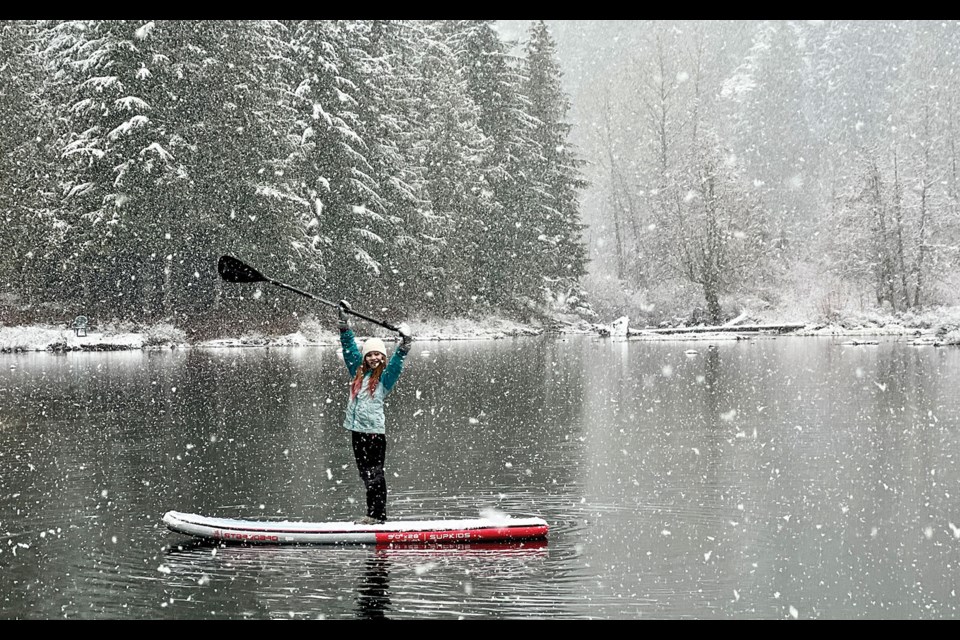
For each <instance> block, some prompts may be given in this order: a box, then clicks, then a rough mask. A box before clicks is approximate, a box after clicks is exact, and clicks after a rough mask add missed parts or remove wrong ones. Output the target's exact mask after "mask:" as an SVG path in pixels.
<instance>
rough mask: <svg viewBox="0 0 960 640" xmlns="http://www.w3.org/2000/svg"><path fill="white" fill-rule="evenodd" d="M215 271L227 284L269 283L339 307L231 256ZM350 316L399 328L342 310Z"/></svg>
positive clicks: (396, 329)
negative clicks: (266, 274) (275, 278)
mask: <svg viewBox="0 0 960 640" xmlns="http://www.w3.org/2000/svg"><path fill="white" fill-rule="evenodd" d="M217 271H219V272H220V277H221V278H223V279H224V280H226V281H227V282H269V283H270V284H275V285H277V286H278V287H282V288H284V289H288V290H290V291H293V292H294V293H299V294H300V295H302V296H305V297H307V298H310V299H311V300H316V301H317V302H322V303H323V304H325V305H327V306H329V307H333V308H334V309H339V308H340V305H339V304H337V303H336V302H330V301H329V300H324V299H323V298H320V297H317V296H315V295H313V294H312V293H307V292H306V291H301V290H300V289H297V288H296V287H291V286H290V285H288V284H284V283H283V282H280V281H279V280H274V279H273V278H268V277H267V276H265V275H263V274H262V273H260V272H259V271H257V270H256V269H254V268H253V267H251V266H250V265H248V264H245V263H243V262H241V261H240V260H237V259H236V258H234V257H233V256H220V260H219V261H218V262H217ZM344 311H346V312H347V313H349V314H350V315H354V316H357V317H358V318H363V319H364V320H366V321H367V322H372V323H373V324H377V325H380V326H381V327H384V328H385V329H390V330H391V331H399V330H400V329H399V327H396V326H394V325H392V324H390V323H388V322H383V321H382V320H377V319H375V318H371V317H370V316H365V315H363V314H362V313H360V312H358V311H354V310H353V309H344Z"/></svg>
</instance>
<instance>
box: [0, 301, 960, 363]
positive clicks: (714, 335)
mask: <svg viewBox="0 0 960 640" xmlns="http://www.w3.org/2000/svg"><path fill="white" fill-rule="evenodd" d="M620 320H623V319H619V320H618V321H614V323H612V324H609V325H607V324H594V323H588V322H586V321H582V322H578V323H564V324H563V325H562V326H560V325H557V324H554V325H552V326H550V327H545V326H542V325H539V324H523V323H518V322H514V321H510V320H505V319H502V318H490V319H488V320H485V321H483V322H478V321H472V320H453V321H432V322H428V321H423V322H420V323H416V322H411V323H410V324H411V327H412V328H413V331H414V336H415V339H416V340H417V341H419V342H430V341H443V340H497V339H504V338H516V337H530V336H541V335H556V336H564V335H595V336H598V337H607V336H612V337H619V338H623V339H627V340H656V341H668V340H669V341H690V340H697V341H711V340H713V341H718V340H723V341H727V340H744V339H751V338H754V337H758V336H762V337H766V338H770V337H792V336H801V337H802V336H808V337H809V336H813V337H842V336H848V337H853V338H879V337H898V338H905V339H907V341H908V343H909V344H916V345H930V346H948V345H958V344H960V328H958V325H960V322H958V321H957V314H956V313H954V312H952V311H951V312H950V313H947V314H940V315H938V316H937V319H936V320H931V319H930V318H929V317H927V318H924V319H923V320H921V321H917V322H908V323H905V322H902V321H898V320H897V319H894V318H879V317H877V316H872V317H870V318H868V319H866V320H864V319H858V320H857V321H851V320H846V321H840V322H836V323H823V322H821V323H810V324H804V325H802V327H801V328H799V329H796V330H791V331H785V332H776V331H754V332H748V331H742V332H741V331H738V330H736V328H735V327H734V328H733V329H734V330H732V331H728V332H711V331H710V330H709V328H705V327H688V328H689V329H690V331H689V332H683V331H676V328H675V329H674V331H676V332H672V333H669V334H665V333H664V334H658V333H655V332H654V330H653V329H652V328H649V327H647V328H643V329H638V328H634V327H629V328H627V326H626V323H620V324H618V322H619V321H620ZM364 328H365V327H355V328H354V331H355V332H356V333H357V336H358V338H361V339H363V338H365V337H367V335H374V333H370V334H367V333H366V332H365V331H364V330H363V329H364ZM376 335H379V336H380V337H382V338H384V339H385V340H387V341H388V342H389V341H395V337H394V336H393V335H392V334H384V333H382V332H381V333H377V334H376ZM851 343H852V344H871V343H875V341H873V340H853V341H851ZM338 344H339V338H338V335H337V333H336V332H335V330H332V329H329V328H327V327H323V326H320V325H318V324H315V323H314V324H310V323H308V324H305V325H304V326H303V327H301V330H300V331H297V332H294V333H291V334H287V335H276V336H270V335H263V334H259V333H255V332H253V333H247V334H244V335H241V336H238V337H235V338H220V339H213V340H202V341H194V342H191V341H189V340H187V339H186V336H185V335H184V334H183V332H180V331H177V330H172V327H170V326H169V325H158V327H157V328H155V327H151V328H147V329H144V330H142V331H137V330H130V329H129V327H126V328H124V327H115V326H106V327H103V328H99V329H98V328H96V327H94V328H91V329H90V330H89V332H88V333H87V334H86V335H79V336H78V335H76V333H75V331H74V330H73V329H72V328H70V327H69V326H66V325H59V326H54V325H34V326H0V353H17V352H26V351H48V352H68V351H123V350H163V349H179V348H183V349H194V348H243V347H306V346H321V347H322V346H335V345H338Z"/></svg>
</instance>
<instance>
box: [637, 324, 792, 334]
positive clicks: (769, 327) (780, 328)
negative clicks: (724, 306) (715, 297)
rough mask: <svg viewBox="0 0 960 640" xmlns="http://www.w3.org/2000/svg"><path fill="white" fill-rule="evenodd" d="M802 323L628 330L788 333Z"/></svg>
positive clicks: (649, 331)
mask: <svg viewBox="0 0 960 640" xmlns="http://www.w3.org/2000/svg"><path fill="white" fill-rule="evenodd" d="M805 326H807V325H805V324H803V323H784V324H741V325H737V326H729V325H719V326H714V327H704V326H698V327H666V328H653V327H651V328H649V329H630V330H629V332H630V335H640V334H644V333H660V334H663V333H707V332H715V331H736V332H738V333H746V332H751V331H752V332H761V331H769V332H774V333H788V332H790V331H797V330H799V329H803V328H804V327H805Z"/></svg>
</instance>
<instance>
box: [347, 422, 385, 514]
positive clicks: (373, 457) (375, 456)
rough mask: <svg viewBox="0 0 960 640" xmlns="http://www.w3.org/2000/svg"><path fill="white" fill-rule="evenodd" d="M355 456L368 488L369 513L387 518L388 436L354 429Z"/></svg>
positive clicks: (362, 478)
mask: <svg viewBox="0 0 960 640" xmlns="http://www.w3.org/2000/svg"><path fill="white" fill-rule="evenodd" d="M351 433H353V456H354V458H356V459H357V469H358V470H359V471H360V479H361V480H363V485H364V486H365V487H366V488H367V515H368V516H370V517H371V518H376V519H377V520H386V519H387V477H386V475H384V471H383V463H384V462H385V461H386V459H387V436H386V435H384V434H382V433H360V432H359V431H353V432H351Z"/></svg>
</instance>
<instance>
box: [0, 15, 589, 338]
mask: <svg viewBox="0 0 960 640" xmlns="http://www.w3.org/2000/svg"><path fill="white" fill-rule="evenodd" d="M554 47H555V45H554V42H553V40H552V38H551V36H550V34H549V31H548V30H547V28H546V26H545V25H544V24H543V23H537V24H535V25H533V26H532V27H531V29H530V30H529V33H528V34H527V35H526V36H525V44H524V46H523V48H522V51H519V52H512V51H511V50H510V47H509V46H508V44H507V43H505V42H504V41H503V40H502V39H501V38H500V36H499V34H498V33H497V31H496V30H495V29H494V27H493V23H492V21H462V20H453V21H395V20H393V21H391V20H386V21H380V20H333V21H317V20H305V21H293V20H281V21H268V20H156V21H136V20H71V21H58V20H46V21H6V22H3V23H2V26H0V50H2V57H3V65H2V68H0V85H2V86H3V87H4V91H3V94H2V96H0V100H2V102H0V148H2V154H0V162H2V163H3V166H2V170H0V180H2V185H0V213H2V215H3V216H4V224H3V225H2V227H0V243H2V245H3V246H4V247H5V249H6V250H5V251H4V252H3V253H2V254H0V275H2V277H0V281H2V287H3V289H2V295H3V300H2V304H0V309H2V314H3V316H4V317H3V318H0V320H2V321H3V322H5V323H7V324H14V323H18V324H20V323H23V324H28V323H36V322H55V321H58V320H59V321H62V319H63V318H65V317H69V318H72V317H73V315H74V314H76V313H80V312H82V313H84V314H85V315H87V316H91V317H97V318H100V319H101V321H104V320H116V321H119V322H128V323H142V324H151V323H166V324H169V325H172V326H175V327H180V328H183V329H184V330H186V331H188V333H189V334H190V335H191V336H194V337H203V336H208V337H209V336H215V335H218V334H222V333H225V332H230V331H231V330H235V327H237V326H239V325H240V324H245V325H250V324H251V323H253V324H255V325H256V326H260V327H262V328H263V329H264V330H268V331H269V330H283V329H284V328H285V327H289V326H291V325H295V324H296V322H297V321H298V320H297V318H298V317H300V316H301V314H298V312H300V311H302V310H303V308H304V307H303V303H302V302H301V301H298V300H294V299H291V297H290V296H284V295H283V294H282V293H281V292H277V291H270V292H265V293H258V294H257V295H251V293H252V292H251V291H250V290H244V289H242V288H238V287H229V286H225V285H224V283H222V282H220V280H219V278H217V274H216V264H217V259H218V257H219V256H220V255H233V256H236V257H238V258H240V259H242V260H244V261H247V262H249V263H250V264H253V265H256V266H257V268H259V269H262V270H263V271H265V272H267V273H270V274H271V275H272V276H273V277H276V278H280V279H284V280H286V281H288V282H295V283H297V284H298V285H299V286H302V287H303V288H305V289H308V290H312V291H315V292H316V293H317V294H319V295H321V296H323V297H324V298H329V299H332V300H339V299H349V300H351V301H353V302H354V303H355V305H356V306H358V307H362V308H366V309H370V310H374V309H375V310H377V312H378V313H382V314H383V315H384V317H387V318H397V317H406V316H408V315H409V314H411V313H420V314H429V315H432V316H435V317H454V316H477V317H483V316H486V315H489V314H492V313H496V314H503V315H507V316H511V317H517V318H522V319H538V318H549V317H550V316H551V314H552V313H554V312H557V313H573V314H578V313H580V314H587V315H589V314H590V313H592V312H591V310H590V308H589V303H588V302H587V301H586V299H585V297H584V295H583V292H582V291H581V289H580V281H581V280H582V278H583V276H584V274H585V273H586V262H587V258H586V248H585V245H584V243H583V239H582V231H583V225H582V224H581V222H580V210H579V201H578V199H579V196H580V190H581V188H582V186H583V179H582V176H581V172H580V166H581V164H582V161H581V160H580V159H578V157H577V156H576V154H575V152H574V150H573V149H572V148H571V147H570V146H569V145H568V142H567V138H568V135H569V130H570V125H569V124H568V123H567V122H566V120H565V118H566V112H567V110H568V109H569V103H568V99H567V98H566V96H565V94H564V93H563V91H562V90H561V88H560V84H559V82H560V75H561V72H560V69H559V67H558V63H557V60H556V57H555V51H554ZM356 303H361V304H356Z"/></svg>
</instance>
